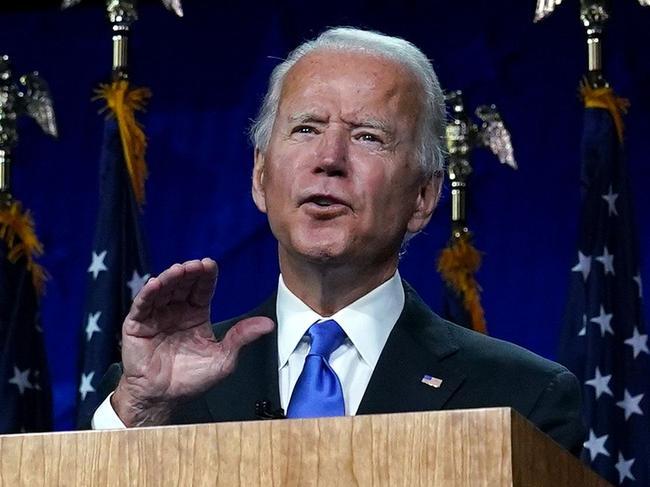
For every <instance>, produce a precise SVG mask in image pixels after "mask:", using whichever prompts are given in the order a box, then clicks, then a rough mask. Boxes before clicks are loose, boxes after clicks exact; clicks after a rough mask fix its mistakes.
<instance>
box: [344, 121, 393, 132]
mask: <svg viewBox="0 0 650 487" xmlns="http://www.w3.org/2000/svg"><path fill="white" fill-rule="evenodd" d="M348 123H349V124H350V125H351V126H352V127H353V128H370V129H376V130H381V131H382V132H386V133H391V132H392V126H391V124H389V123H388V122H386V121H385V120H381V119H379V118H367V119H364V120H361V121H360V122H348Z"/></svg>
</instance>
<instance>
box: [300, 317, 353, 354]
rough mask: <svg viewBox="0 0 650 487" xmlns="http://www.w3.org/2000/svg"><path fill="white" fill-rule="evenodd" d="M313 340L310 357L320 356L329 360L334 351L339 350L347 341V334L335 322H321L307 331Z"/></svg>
mask: <svg viewBox="0 0 650 487" xmlns="http://www.w3.org/2000/svg"><path fill="white" fill-rule="evenodd" d="M307 335H309V338H311V348H310V350H309V354H310V355H320V356H322V357H324V358H325V360H329V358H330V355H331V354H332V352H333V351H334V350H336V349H337V348H339V347H340V346H341V344H342V343H343V340H345V332H344V331H343V329H342V328H341V326H340V325H339V324H338V323H337V322H336V321H334V320H326V321H319V322H318V323H314V324H313V325H311V326H310V327H309V330H307Z"/></svg>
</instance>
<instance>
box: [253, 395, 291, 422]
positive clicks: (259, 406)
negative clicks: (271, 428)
mask: <svg viewBox="0 0 650 487" xmlns="http://www.w3.org/2000/svg"><path fill="white" fill-rule="evenodd" d="M255 416H256V417H257V419H284V418H286V416H285V415H284V410H283V409H282V408H278V409H273V407H272V406H271V401H268V400H266V399H262V400H260V401H255Z"/></svg>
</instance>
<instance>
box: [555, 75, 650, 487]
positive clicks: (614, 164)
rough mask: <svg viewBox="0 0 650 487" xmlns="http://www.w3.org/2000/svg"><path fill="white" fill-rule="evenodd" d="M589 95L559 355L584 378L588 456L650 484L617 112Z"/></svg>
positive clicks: (642, 349)
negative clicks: (574, 241)
mask: <svg viewBox="0 0 650 487" xmlns="http://www.w3.org/2000/svg"><path fill="white" fill-rule="evenodd" d="M583 95H584V96H585V103H586V107H587V108H586V109H585V115H584V130H583V138H582V170H581V183H582V208H581V219H580V223H579V238H578V249H577V252H576V260H575V265H574V266H573V267H572V269H571V282H570V287H569V289H570V291H569V299H568V305H567V311H566V316H565V323H564V331H563V338H562V343H561V350H560V361H561V362H563V363H564V364H565V365H566V366H567V367H568V368H569V369H571V370H572V371H573V372H574V373H575V374H576V375H577V377H578V379H579V380H580V381H581V383H582V392H583V413H584V420H585V426H586V428H587V431H588V436H587V438H585V443H584V449H583V452H582V458H583V460H584V461H585V462H586V463H588V464H589V465H590V466H591V467H592V468H593V469H594V470H595V471H596V472H598V473H600V474H601V475H602V476H603V477H605V478H606V479H608V480H609V481H610V482H612V483H613V484H617V485H629V486H634V485H637V486H648V485H650V355H649V352H648V335H647V327H646V323H645V321H644V318H643V312H642V296H643V288H642V282H641V276H640V272H639V258H638V256H639V252H638V243H637V242H638V240H637V237H636V232H635V225H634V219H633V211H632V197H631V194H630V186H629V181H628V176H627V173H626V168H625V163H624V157H623V148H622V145H621V143H620V140H621V138H622V121H621V119H620V111H621V109H623V108H625V106H624V105H623V104H622V101H621V99H619V98H617V97H614V95H613V94H612V91H611V89H610V88H601V89H598V90H590V89H588V88H583Z"/></svg>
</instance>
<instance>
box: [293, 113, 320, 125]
mask: <svg viewBox="0 0 650 487" xmlns="http://www.w3.org/2000/svg"><path fill="white" fill-rule="evenodd" d="M289 121H290V122H293V123H307V122H318V123H324V122H325V117H324V116H322V115H317V114H315V113H313V112H300V113H295V114H293V115H291V116H289Z"/></svg>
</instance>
